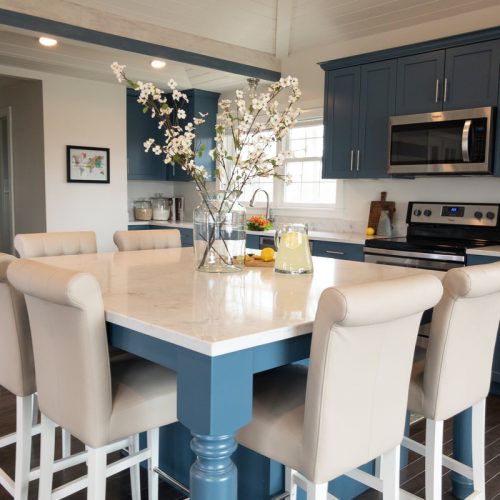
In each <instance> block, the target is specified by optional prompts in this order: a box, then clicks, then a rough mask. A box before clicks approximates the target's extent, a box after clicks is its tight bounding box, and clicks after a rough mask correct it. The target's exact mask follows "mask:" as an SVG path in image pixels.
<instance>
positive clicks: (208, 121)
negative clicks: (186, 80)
mask: <svg viewBox="0 0 500 500" xmlns="http://www.w3.org/2000/svg"><path fill="white" fill-rule="evenodd" d="M184 93H185V94H186V95H187V96H188V99H189V102H188V103H185V104H184V106H183V109H184V111H186V119H185V120H179V124H180V125H181V126H183V127H184V126H185V125H187V124H188V123H189V122H192V121H193V118H195V117H200V113H203V114H204V115H205V114H206V116H205V117H204V118H205V123H203V124H201V125H195V128H196V130H195V134H196V142H195V145H196V149H199V148H200V146H201V145H203V146H204V147H205V149H204V151H203V153H202V155H201V157H197V158H195V163H196V165H200V166H203V167H205V168H206V170H207V172H208V180H215V163H214V160H212V158H211V157H210V154H209V153H210V150H212V149H213V148H214V147H215V140H214V137H215V124H216V122H217V107H218V102H219V96H220V94H219V93H217V92H209V91H206V90H199V89H189V90H185V91H184ZM170 102H171V101H170ZM168 180H171V181H184V182H185V181H191V180H193V179H192V177H191V176H190V175H189V174H188V173H187V172H186V171H184V170H182V168H181V167H180V166H179V165H169V168H168Z"/></svg>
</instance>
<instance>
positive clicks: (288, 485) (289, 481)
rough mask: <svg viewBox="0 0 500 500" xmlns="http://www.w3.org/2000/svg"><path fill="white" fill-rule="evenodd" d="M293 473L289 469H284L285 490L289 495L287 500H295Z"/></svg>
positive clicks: (295, 484) (295, 491)
mask: <svg viewBox="0 0 500 500" xmlns="http://www.w3.org/2000/svg"><path fill="white" fill-rule="evenodd" d="M294 472H295V471H294V470H293V469H291V468H290V467H285V490H286V491H288V493H289V494H290V496H289V497H288V498H289V500H297V483H296V482H295V480H294V478H293V473H294Z"/></svg>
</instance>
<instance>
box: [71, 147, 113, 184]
mask: <svg viewBox="0 0 500 500" xmlns="http://www.w3.org/2000/svg"><path fill="white" fill-rule="evenodd" d="M66 162H67V170H68V182H99V183H107V184H109V148H94V147H89V146H66Z"/></svg>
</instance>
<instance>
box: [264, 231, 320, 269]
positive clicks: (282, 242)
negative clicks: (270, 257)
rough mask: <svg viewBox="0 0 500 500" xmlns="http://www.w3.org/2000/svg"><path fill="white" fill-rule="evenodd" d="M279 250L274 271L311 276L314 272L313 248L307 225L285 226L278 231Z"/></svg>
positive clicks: (277, 246)
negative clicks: (310, 243) (310, 245)
mask: <svg viewBox="0 0 500 500" xmlns="http://www.w3.org/2000/svg"><path fill="white" fill-rule="evenodd" d="M275 244H276V248H277V249H278V253H277V255H276V262H275V264H274V270H275V271H276V272H277V273H283V274H310V273H312V271H313V263H312V257H311V248H310V247H309V238H308V237H307V227H306V225H305V224H283V225H282V226H281V228H280V229H279V230H278V231H276V235H275Z"/></svg>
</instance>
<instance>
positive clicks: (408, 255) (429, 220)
mask: <svg viewBox="0 0 500 500" xmlns="http://www.w3.org/2000/svg"><path fill="white" fill-rule="evenodd" d="M499 214H500V204H498V203H436V202H420V201H412V202H410V203H408V212H407V215H406V222H407V224H408V232H407V236H405V237H396V238H377V239H373V240H367V241H366V242H365V247H364V255H365V262H375V263H378V264H389V265H394V266H404V267H416V268H421V269H435V270H442V271H446V270H447V269H451V268H452V267H460V266H465V265H466V263H467V255H466V252H467V249H469V248H477V247H482V246H488V245H495V244H499V243H500V225H499V222H500V216H499Z"/></svg>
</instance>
